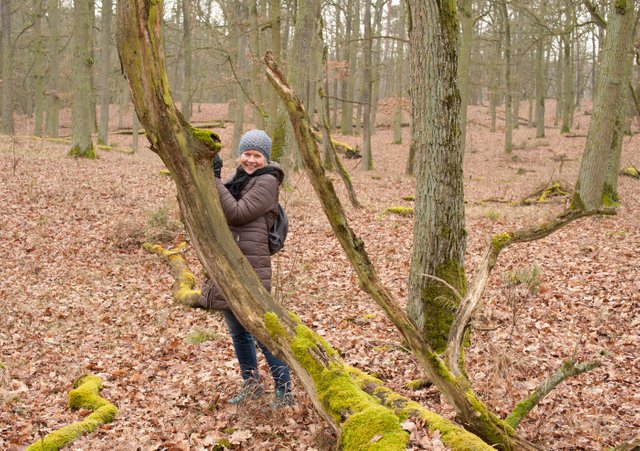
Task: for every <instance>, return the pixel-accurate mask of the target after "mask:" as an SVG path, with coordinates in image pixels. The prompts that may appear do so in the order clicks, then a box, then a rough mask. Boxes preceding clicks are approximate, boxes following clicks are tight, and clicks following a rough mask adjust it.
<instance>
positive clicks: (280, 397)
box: [271, 389, 296, 409]
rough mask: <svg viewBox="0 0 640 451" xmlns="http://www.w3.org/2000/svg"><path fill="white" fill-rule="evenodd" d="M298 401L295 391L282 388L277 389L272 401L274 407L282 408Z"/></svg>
mask: <svg viewBox="0 0 640 451" xmlns="http://www.w3.org/2000/svg"><path fill="white" fill-rule="evenodd" d="M295 403H296V400H295V398H294V397H293V393H291V392H290V391H284V390H282V389H278V390H276V395H275V397H274V399H273V401H271V408H272V409H281V408H282V407H291V406H293V405H294V404H295Z"/></svg>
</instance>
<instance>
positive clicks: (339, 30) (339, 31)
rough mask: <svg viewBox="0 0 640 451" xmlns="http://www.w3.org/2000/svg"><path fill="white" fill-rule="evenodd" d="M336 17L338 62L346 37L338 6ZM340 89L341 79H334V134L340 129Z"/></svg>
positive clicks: (332, 114)
mask: <svg viewBox="0 0 640 451" xmlns="http://www.w3.org/2000/svg"><path fill="white" fill-rule="evenodd" d="M335 15H336V21H335V24H336V26H335V30H334V33H335V36H336V40H335V41H336V42H335V47H334V55H335V59H336V60H340V58H341V53H342V48H343V46H341V45H340V40H341V39H344V36H343V35H342V33H343V31H342V10H341V9H340V8H339V7H338V5H336V8H335ZM343 45H344V44H343ZM339 89H340V77H339V76H335V77H334V78H333V91H332V92H333V96H334V99H333V102H331V103H332V104H333V110H331V112H330V116H331V123H330V124H329V125H330V127H331V131H334V132H335V131H336V129H337V128H338V110H339V106H340V101H339V100H338V93H339V92H340V91H339ZM327 95H329V94H327Z"/></svg>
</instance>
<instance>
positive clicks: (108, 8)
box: [98, 0, 113, 144]
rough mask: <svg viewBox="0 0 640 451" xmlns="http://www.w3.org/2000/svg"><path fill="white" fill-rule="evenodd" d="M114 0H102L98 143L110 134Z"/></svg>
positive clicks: (101, 142) (103, 142)
mask: <svg viewBox="0 0 640 451" xmlns="http://www.w3.org/2000/svg"><path fill="white" fill-rule="evenodd" d="M112 5H113V3H112V0H102V12H101V24H100V27H101V30H100V63H99V65H98V71H99V75H98V77H99V85H100V121H99V122H98V144H106V143H107V137H108V134H109V104H110V103H111V102H110V99H111V96H110V89H109V79H110V75H111V22H112V21H111V18H112V15H113V12H112Z"/></svg>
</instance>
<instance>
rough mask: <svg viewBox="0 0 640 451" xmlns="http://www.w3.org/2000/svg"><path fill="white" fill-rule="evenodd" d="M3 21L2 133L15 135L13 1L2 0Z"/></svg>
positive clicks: (0, 18) (0, 6)
mask: <svg viewBox="0 0 640 451" xmlns="http://www.w3.org/2000/svg"><path fill="white" fill-rule="evenodd" d="M0 22H1V23H2V31H1V33H2V34H1V35H0V37H1V38H2V133H4V134H6V135H13V133H14V125H13V41H12V37H11V1H10V0H0Z"/></svg>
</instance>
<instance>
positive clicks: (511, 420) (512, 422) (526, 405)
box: [504, 394, 537, 429]
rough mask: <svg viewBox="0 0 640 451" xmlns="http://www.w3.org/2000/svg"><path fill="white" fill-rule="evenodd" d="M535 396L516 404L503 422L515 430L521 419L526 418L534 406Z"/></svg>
mask: <svg viewBox="0 0 640 451" xmlns="http://www.w3.org/2000/svg"><path fill="white" fill-rule="evenodd" d="M536 400H537V396H536V395H535V394H534V395H531V396H529V397H528V398H526V399H523V400H522V401H520V402H519V403H518V404H516V407H515V409H513V412H512V413H511V414H510V415H509V416H508V417H507V418H505V419H504V422H505V423H507V424H508V425H509V426H511V427H512V428H514V429H515V428H517V427H518V425H519V424H520V422H521V421H522V419H523V418H524V417H525V416H527V414H528V413H529V412H531V409H533V407H534V406H535V405H536Z"/></svg>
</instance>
